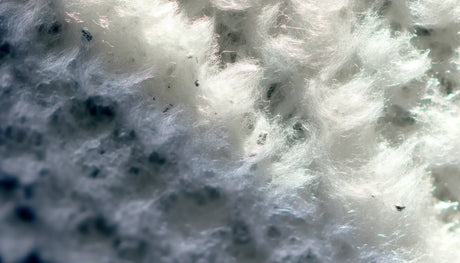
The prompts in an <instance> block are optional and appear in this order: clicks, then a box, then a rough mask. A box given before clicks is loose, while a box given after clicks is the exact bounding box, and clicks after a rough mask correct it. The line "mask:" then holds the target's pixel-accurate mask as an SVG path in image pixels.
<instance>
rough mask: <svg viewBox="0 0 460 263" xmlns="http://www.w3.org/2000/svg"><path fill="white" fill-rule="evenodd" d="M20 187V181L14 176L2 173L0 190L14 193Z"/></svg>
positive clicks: (0, 173) (0, 172)
mask: <svg viewBox="0 0 460 263" xmlns="http://www.w3.org/2000/svg"><path fill="white" fill-rule="evenodd" d="M18 187H19V180H18V178H16V177H15V176H13V175H9V174H6V173H4V172H2V171H0V190H2V191H4V192H13V191H14V190H16V189H17V188H18Z"/></svg>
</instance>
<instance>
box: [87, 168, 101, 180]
mask: <svg viewBox="0 0 460 263" xmlns="http://www.w3.org/2000/svg"><path fill="white" fill-rule="evenodd" d="M100 172H101V170H100V169H99V168H94V169H93V171H91V173H90V174H89V177H91V178H96V177H98V175H99V173H100Z"/></svg>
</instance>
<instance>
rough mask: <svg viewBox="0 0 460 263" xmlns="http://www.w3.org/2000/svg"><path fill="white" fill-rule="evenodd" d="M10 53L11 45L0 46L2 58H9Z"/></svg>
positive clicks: (0, 56)
mask: <svg viewBox="0 0 460 263" xmlns="http://www.w3.org/2000/svg"><path fill="white" fill-rule="evenodd" d="M10 52H11V47H10V44H9V43H3V44H2V45H1V46H0V58H3V57H5V56H7V55H8V54H10Z"/></svg>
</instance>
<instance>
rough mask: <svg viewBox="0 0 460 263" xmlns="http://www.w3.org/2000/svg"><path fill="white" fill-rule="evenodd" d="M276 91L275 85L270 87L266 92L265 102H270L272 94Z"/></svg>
mask: <svg viewBox="0 0 460 263" xmlns="http://www.w3.org/2000/svg"><path fill="white" fill-rule="evenodd" d="M275 91H276V84H273V85H271V86H270V87H269V88H268V91H267V100H270V99H271V98H272V96H273V93H274V92H275Z"/></svg>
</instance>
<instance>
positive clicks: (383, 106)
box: [0, 0, 460, 263]
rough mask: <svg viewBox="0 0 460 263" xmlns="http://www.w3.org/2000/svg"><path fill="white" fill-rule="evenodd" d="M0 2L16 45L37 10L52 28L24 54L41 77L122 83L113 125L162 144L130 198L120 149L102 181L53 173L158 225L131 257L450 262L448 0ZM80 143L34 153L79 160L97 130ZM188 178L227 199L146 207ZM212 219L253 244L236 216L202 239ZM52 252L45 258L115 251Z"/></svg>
mask: <svg viewBox="0 0 460 263" xmlns="http://www.w3.org/2000/svg"><path fill="white" fill-rule="evenodd" d="M0 10H1V12H2V13H3V15H5V14H11V19H10V20H9V21H10V22H9V24H8V26H9V27H10V28H11V29H10V30H13V31H14V33H10V41H11V43H13V44H15V43H21V41H25V40H24V39H28V38H30V32H31V30H32V29H33V28H35V27H36V25H37V24H38V23H37V21H38V20H39V21H42V20H46V19H44V18H43V17H47V16H50V15H49V14H54V16H55V18H54V19H57V20H58V21H62V24H63V28H64V30H63V32H62V33H61V35H62V36H61V38H59V39H58V40H56V39H51V40H42V42H39V44H36V45H43V50H46V51H43V53H42V54H30V55H28V56H29V57H30V59H32V60H34V59H35V61H37V63H36V64H37V66H36V67H37V68H38V72H40V73H39V74H40V75H39V76H37V77H36V78H38V80H36V81H37V82H40V81H44V82H45V83H50V82H52V81H53V80H54V79H58V78H62V77H63V76H66V74H69V73H68V72H69V68H76V69H75V70H74V72H78V76H80V77H79V78H80V80H79V81H80V86H82V88H83V89H86V93H87V94H101V95H106V96H110V97H112V98H114V100H118V99H117V96H120V97H121V94H129V95H126V96H128V97H129V99H125V100H122V99H120V104H121V105H120V106H121V107H120V111H122V112H124V115H123V116H124V122H125V123H130V124H131V125H132V127H136V132H137V134H138V137H139V138H140V140H142V141H143V144H144V145H150V146H154V147H156V148H158V149H172V150H171V151H174V152H175V156H176V157H175V158H177V160H178V162H177V163H176V165H175V166H174V168H170V169H169V170H161V169H160V170H156V172H155V173H163V174H166V175H165V178H166V179H165V181H164V182H163V183H162V185H161V186H159V187H158V188H155V189H153V190H152V189H150V190H146V192H145V193H144V192H143V193H142V194H140V193H139V192H137V193H136V190H134V193H131V192H129V193H128V192H126V191H127V190H117V189H122V188H123V185H124V184H130V182H129V180H130V179H123V178H124V177H123V176H122V175H118V174H119V171H117V169H120V168H119V166H118V164H119V163H120V162H121V160H124V159H123V158H125V157H124V156H126V154H127V150H126V149H125V150H124V151H123V150H114V151H113V152H112V153H111V154H110V158H106V159H104V160H102V161H100V162H101V163H100V164H101V165H106V166H104V167H106V169H107V170H108V171H110V172H111V173H113V174H117V176H112V177H108V178H107V179H105V180H106V183H99V184H96V185H88V184H87V183H86V181H81V180H80V179H78V180H77V179H74V178H70V177H69V178H66V179H65V182H68V183H69V184H76V185H78V187H77V188H80V190H79V191H82V192H84V193H85V194H88V195H90V196H93V197H94V198H95V199H97V200H99V201H98V203H100V204H101V206H104V205H105V204H104V202H106V203H112V205H109V204H107V207H108V208H107V209H109V210H111V211H112V212H107V213H109V214H111V213H113V215H112V216H113V218H114V220H115V221H116V222H117V223H118V224H119V226H120V228H122V229H124V230H126V231H127V232H130V231H131V230H132V231H131V232H133V233H134V232H135V233H137V232H136V231H139V229H140V227H139V224H146V225H155V226H156V227H155V230H151V231H153V234H151V235H152V236H155V237H158V238H159V237H161V238H162V239H164V240H166V241H165V242H169V244H172V245H170V247H169V248H168V249H169V250H168V253H163V254H162V253H160V252H158V253H156V252H144V253H147V255H146V256H144V257H143V258H142V259H139V258H137V260H139V261H142V262H385V263H386V262H459V259H460V245H459V244H460V214H459V212H458V202H459V201H460V139H459V136H460V99H459V96H460V89H458V84H459V83H460V1H458V0H445V1H438V0H393V1H386V0H385V1H383V0H382V1H380V0H376V1H368V0H328V1H324V0H286V1H275V0H266V1H262V0H177V1H166V0H106V1H103V0H98V1H84V0H53V1H45V0H36V1H20V2H17V1H5V2H3V3H0ZM31 28H32V29H31ZM82 28H83V29H84V30H87V31H88V32H90V33H91V35H92V37H93V39H92V40H91V41H86V40H85V39H82V35H81V34H82V33H81V32H82V31H81V29H82ZM11 32H12V31H11ZM47 41H48V42H47ZM75 61H79V62H78V63H77V65H76V66H75ZM72 63H73V64H72ZM25 65H27V62H25ZM74 74H76V73H74ZM8 76H10V75H8V74H4V75H3V76H2V82H3V84H2V85H4V86H6V85H7V83H8V81H13V80H12V78H13V77H8ZM46 76H47V77H46ZM108 84H111V85H110V87H109V88H107V87H108ZM102 86H104V87H106V88H102ZM95 87H96V88H95ZM97 87H101V88H97ZM86 93H85V94H86ZM123 96H125V95H123ZM71 97H72V96H71ZM152 98H154V100H152ZM53 102H54V103H57V104H59V103H61V102H60V100H59V99H56V101H53V100H51V102H50V103H53ZM61 104H62V103H61ZM28 105H29V104H28ZM30 105H33V103H32V104H30ZM18 107H19V106H18ZM22 107H24V106H22ZM50 107H51V108H52V106H50ZM33 109H34V108H33V106H30V107H26V108H24V109H22V110H21V109H19V108H17V109H15V110H13V111H12V112H16V113H18V112H22V111H24V112H28V111H31V110H32V111H33ZM53 109H54V108H53ZM51 113H52V111H48V113H47V114H48V115H47V116H49V115H51ZM18 114H19V113H18ZM18 114H16V115H15V114H14V113H11V114H10V115H9V116H17V115H18ZM12 118H13V117H12ZM85 138H86V139H80V140H72V142H71V143H66V146H62V147H64V148H62V149H58V148H59V147H57V146H56V148H53V147H54V146H50V147H51V148H50V149H54V150H48V153H49V155H48V156H50V155H51V156H52V155H53V152H59V151H64V150H66V151H70V153H68V155H66V156H64V157H56V158H55V159H53V160H54V161H53V163H54V164H55V166H58V165H61V162H64V161H65V160H67V161H68V162H69V163H72V162H74V163H76V164H69V167H74V166H75V165H76V166H78V165H80V164H79V161H78V160H80V162H81V163H84V165H87V164H88V163H91V162H90V161H89V160H87V159H84V160H85V161H81V160H83V158H86V157H84V156H85V155H87V154H88V152H91V149H93V148H94V149H95V148H97V147H99V145H100V144H101V143H102V141H101V140H102V139H101V138H103V136H102V135H99V137H97V136H96V137H85ZM66 140H69V139H68V138H67V139H63V141H66ZM65 147H67V148H65ZM98 149H99V148H98ZM121 149H124V148H121ZM168 151H169V150H168ZM106 154H107V153H106ZM94 162H96V161H94ZM4 165H5V164H4ZM84 165H83V166H84ZM6 166H7V165H6ZM10 166H11V167H10V168H8V169H9V170H10V171H12V170H15V169H16V168H15V166H14V165H10ZM24 169H26V168H24ZM69 169H77V168H69ZM148 169H150V168H148ZM169 174H178V175H177V176H176V177H177V178H180V179H176V177H174V178H175V179H172V178H173V176H172V175H171V177H168V176H169ZM210 174H212V176H210ZM168 178H171V179H168ZM123 180H127V181H123ZM184 181H186V182H189V184H191V185H194V183H195V182H197V183H198V184H204V183H211V184H212V185H216V186H218V187H220V188H222V189H224V190H223V192H225V193H227V194H226V197H225V198H226V200H230V201H225V202H226V203H225V204H218V206H223V207H225V208H224V209H225V210H226V211H231V212H229V214H228V215H223V213H224V212H222V211H221V210H218V208H215V207H214V208H213V207H210V208H208V210H198V212H196V211H195V212H194V211H193V209H192V210H191V211H189V210H187V209H188V208H187V206H188V204H187V203H186V201H184V202H185V203H184V205H182V206H180V205H179V208H177V209H175V210H174V209H173V212H168V213H170V214H168V213H163V212H161V211H160V210H158V211H157V210H155V209H156V208H152V204H153V203H155V202H157V200H160V199H161V198H162V197H163V196H165V195H166V194H165V192H168V191H169V192H177V191H180V190H178V189H182V188H181V187H182V184H183V182H184ZM120 182H121V183H120ZM142 184H149V181H148V180H147V181H146V182H142ZM186 184H188V183H186ZM113 185H116V186H117V187H119V188H116V187H110V186H113ZM101 189H103V190H101ZM165 189H167V190H168V191H166V190H165ZM149 191H150V192H149ZM96 192H99V193H97V194H96ZM117 193H118V195H119V197H117V198H115V199H116V200H113V199H114V197H113V196H115V195H116V194H117ZM136 194H137V195H136ZM120 196H121V197H120ZM133 196H135V197H133ZM161 200H163V199H161ZM179 200H182V199H179ZM68 202H69V203H68V204H71V203H72V202H73V201H68ZM75 202H77V201H75ZM78 202H80V203H84V201H78ZM68 204H67V205H68ZM67 205H64V208H62V209H65V206H67ZM180 207H182V208H180ZM397 207H402V209H397ZM216 209H217V210H216ZM214 210H215V211H214ZM400 210H401V211H400ZM146 211H148V212H146ZM145 213H148V216H146V215H145ZM166 214H167V215H166ZM226 217H229V218H231V220H230V221H232V222H234V221H235V219H234V218H238V220H243V221H245V222H246V224H247V226H246V228H245V227H242V229H243V230H244V229H245V230H246V231H247V232H249V233H250V235H251V237H248V239H250V241H248V242H240V241H242V240H243V241H244V237H243V238H241V237H238V236H237V237H235V235H237V234H238V233H239V232H238V231H243V230H241V229H239V228H238V227H237V228H236V230H235V227H233V229H232V230H229V231H230V232H228V233H229V234H228V235H233V236H234V237H233V243H232V242H231V241H229V242H230V243H229V244H230V245H228V244H227V243H225V242H224V241H222V243H219V242H221V241H215V238H216V237H215V235H214V234H210V233H214V232H213V231H215V230H216V229H222V228H223V229H226V227H225V225H226V224H227V223H228V221H229V220H227V219H226ZM238 220H236V221H238ZM141 221H142V222H143V223H139V222H141ZM66 222H67V221H66ZM68 222H72V219H68ZM273 224H275V225H276V226H277V227H278V228H279V229H281V230H279V231H280V232H276V231H275V230H273V229H271V228H269V225H273ZM62 227H63V228H65V227H64V226H62ZM267 228H268V229H269V230H267ZM58 229H59V228H58ZM127 229H131V230H127ZM136 229H137V230H136ZM248 229H249V230H248ZM270 230H271V232H270ZM235 231H236V232H235ZM267 231H268V232H267ZM277 231H278V230H277ZM243 232H244V231H243ZM266 233H269V236H268V237H267V236H265V234H266ZM270 233H271V234H270ZM278 234H279V235H278ZM248 235H249V234H248ZM61 239H63V240H64V239H65V240H67V241H66V242H70V243H72V241H69V240H72V239H73V238H72V237H70V238H69V239H66V238H65V237H62V238H61ZM58 240H60V239H59V238H58ZM235 240H236V241H235ZM246 241H247V240H246ZM2 242H3V243H1V244H3V245H2V246H1V247H2V249H3V250H5V249H7V247H8V245H5V244H10V243H11V242H12V241H11V240H6V239H5V240H3V241H2ZM24 242H25V241H24ZM98 242H99V241H94V244H102V243H103V242H102V241H101V242H100V243H98ZM238 242H240V243H242V244H239V245H238V244H236V245H235V243H238ZM65 244H67V243H65ZM72 244H73V243H72ZM92 244H93V243H92ZM226 244H227V245H226ZM248 244H249V245H248ZM54 246H55V247H59V245H56V244H55V245H54ZM63 246H64V245H63ZM68 246H69V247H71V245H68ZM98 246H101V247H104V246H103V245H98ZM98 246H95V247H98ZM159 247H161V246H159ZM103 249H105V248H103ZM57 250H59V249H57ZM68 250H69V251H72V249H68ZM96 250H97V249H96ZM62 251H67V250H66V249H63V250H61V252H53V253H54V254H53V253H51V252H50V253H49V255H50V257H53V255H54V257H56V258H58V259H59V258H66V259H67V261H66V262H84V261H85V260H86V261H85V262H109V260H113V261H111V262H118V261H116V259H114V258H111V256H110V255H112V254H110V253H109V254H107V255H108V256H107V257H104V258H103V259H102V258H101V256H100V255H98V252H97V251H95V249H90V248H88V247H84V246H83V247H79V248H78V249H76V250H74V251H75V252H74V254H72V253H70V252H69V253H66V252H62ZM76 251H80V252H78V254H77V252H76ZM102 251H105V250H102ZM197 251H198V252H197ZM192 252H196V253H197V254H198V255H199V256H195V257H194V258H193V257H190V253H192ZM107 253H108V252H107ZM149 253H150V254H149ZM17 254H18V255H19V254H20V252H18V253H17ZM12 258H13V256H12ZM82 260H83V261H82ZM193 260H195V261H193ZM200 260H201V261H200ZM119 262H125V261H119ZM126 262H128V261H126Z"/></svg>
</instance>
